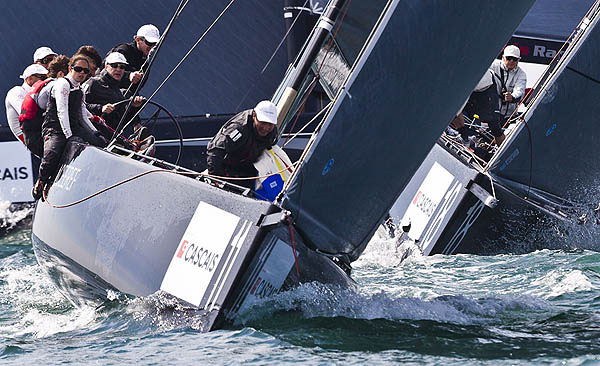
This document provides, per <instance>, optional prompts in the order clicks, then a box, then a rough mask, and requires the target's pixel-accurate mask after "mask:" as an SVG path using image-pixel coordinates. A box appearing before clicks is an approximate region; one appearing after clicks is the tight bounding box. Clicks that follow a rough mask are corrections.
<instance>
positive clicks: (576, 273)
mask: <svg viewBox="0 0 600 366" xmlns="http://www.w3.org/2000/svg"><path fill="white" fill-rule="evenodd" d="M533 285H535V286H536V288H535V289H531V290H530V291H529V292H530V293H536V294H539V293H540V290H542V292H544V294H543V296H544V298H553V297H557V296H561V295H564V294H568V293H575V292H581V291H591V290H595V289H596V287H595V286H594V285H593V284H592V283H591V281H590V279H589V278H588V277H587V276H586V275H585V274H584V273H583V272H581V271H580V270H577V269H576V270H570V271H566V272H565V271H564V270H553V271H550V272H549V273H547V274H546V275H545V276H543V277H541V278H539V279H537V280H535V281H533Z"/></svg>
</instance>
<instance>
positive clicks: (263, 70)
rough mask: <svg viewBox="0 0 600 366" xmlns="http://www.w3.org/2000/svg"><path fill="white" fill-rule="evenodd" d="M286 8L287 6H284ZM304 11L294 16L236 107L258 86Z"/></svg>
mask: <svg viewBox="0 0 600 366" xmlns="http://www.w3.org/2000/svg"><path fill="white" fill-rule="evenodd" d="M308 1H309V0H306V2H305V3H304V6H306V4H307V3H308ZM284 10H285V8H284ZM301 13H302V12H299V13H298V14H297V15H296V18H294V21H293V22H292V24H291V25H290V28H289V29H288V30H287V31H286V32H285V34H284V35H283V38H281V41H279V44H278V45H277V47H276V48H275V51H273V53H272V54H271V57H270V58H269V60H268V61H267V63H266V64H265V66H264V67H263V69H262V70H261V72H260V74H259V75H258V76H257V78H256V79H254V82H253V83H252V85H250V87H248V90H247V91H246V93H244V96H243V97H242V99H241V100H240V102H239V103H238V105H237V107H236V109H240V107H241V105H242V103H243V102H244V100H246V97H247V96H248V94H250V91H252V89H254V87H255V86H256V80H257V79H258V77H260V76H262V75H263V74H264V72H265V70H267V68H268V67H269V65H270V64H271V61H273V59H274V58H275V55H276V54H277V52H279V49H280V48H281V46H282V45H283V42H285V40H286V39H287V36H288V35H289V34H290V32H291V31H292V29H293V28H294V26H295V25H296V21H297V20H298V19H299V18H300V14H301Z"/></svg>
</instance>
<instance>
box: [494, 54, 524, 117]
mask: <svg viewBox="0 0 600 366" xmlns="http://www.w3.org/2000/svg"><path fill="white" fill-rule="evenodd" d="M520 60H521V51H520V50H519V47H517V46H514V45H509V46H506V47H505V48H504V52H503V53H502V60H494V62H493V63H492V66H490V69H491V70H492V71H493V72H494V74H495V75H494V76H495V77H496V78H497V79H498V80H499V81H500V89H501V91H500V100H501V102H502V106H501V108H500V113H501V114H502V115H503V117H504V119H507V118H508V117H510V116H511V114H512V113H513V112H514V110H515V109H516V108H517V105H518V104H519V103H520V102H521V100H522V99H523V97H524V96H525V88H526V85H527V75H526V74H525V71H523V69H521V67H519V61H520Z"/></svg>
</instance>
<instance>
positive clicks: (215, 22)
mask: <svg viewBox="0 0 600 366" xmlns="http://www.w3.org/2000/svg"><path fill="white" fill-rule="evenodd" d="M235 1H236V0H231V1H230V2H229V4H227V6H225V8H224V9H223V11H221V13H220V14H219V15H218V16H217V18H216V19H215V20H214V21H213V22H212V23H211V25H210V26H209V27H208V28H207V29H206V30H205V31H204V33H202V35H201V36H200V38H198V40H197V41H196V43H194V45H193V46H192V48H190V50H189V51H188V52H187V53H186V54H185V56H183V58H182V59H181V60H180V61H179V62H178V63H177V65H175V67H174V68H173V70H172V71H171V72H170V73H169V75H167V77H165V79H164V80H163V81H162V83H160V85H159V86H158V87H157V88H156V90H155V91H154V92H153V93H152V95H150V97H148V98H146V100H145V102H144V104H143V105H142V106H141V107H140V109H139V110H138V111H137V113H136V114H135V115H134V116H133V117H132V118H131V119H130V120H129V122H127V123H126V124H125V126H123V129H125V128H127V126H129V125H130V124H131V123H132V122H133V120H134V119H135V117H137V116H138V115H139V114H140V113H141V111H142V110H144V108H145V107H146V105H148V103H149V102H150V100H152V98H153V97H154V96H155V95H156V93H158V91H159V90H160V89H161V88H162V87H163V86H164V85H165V83H166V82H167V80H169V79H170V78H171V76H172V75H173V74H174V73H175V71H177V69H178V68H179V66H181V64H183V62H184V61H185V60H186V59H187V58H188V56H189V55H190V54H191V53H192V52H193V51H194V49H195V48H196V46H198V44H200V42H201V41H202V40H203V39H204V37H205V36H206V35H207V34H208V32H210V31H211V30H212V28H213V27H214V26H215V25H216V24H217V23H218V22H219V20H221V18H222V17H223V15H224V14H225V12H227V10H229V8H230V7H231V6H232V5H233V4H234V3H235Z"/></svg>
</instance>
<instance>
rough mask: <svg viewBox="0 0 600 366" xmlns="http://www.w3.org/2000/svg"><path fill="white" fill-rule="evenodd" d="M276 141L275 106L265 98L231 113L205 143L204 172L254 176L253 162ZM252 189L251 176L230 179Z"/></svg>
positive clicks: (252, 181) (224, 175)
mask: <svg viewBox="0 0 600 366" xmlns="http://www.w3.org/2000/svg"><path fill="white" fill-rule="evenodd" d="M276 142H277V107H276V106H275V104H273V103H271V102H270V101H268V100H264V101H262V102H260V103H258V104H257V105H256V107H254V109H248V110H246V111H243V112H240V113H238V114H236V115H235V116H233V117H232V118H231V119H230V120H229V121H227V122H226V123H225V124H224V125H223V127H221V129H220V130H219V132H218V133H217V134H216V135H215V137H213V138H212V140H211V141H210V142H209V144H208V147H207V150H208V151H207V155H208V156H207V162H208V173H209V174H212V175H218V176H222V177H256V175H257V174H258V172H257V171H256V168H255V167H254V165H253V164H254V162H256V160H257V159H258V157H259V156H260V155H261V154H262V153H263V152H264V151H265V150H266V149H270V148H271V147H272V146H273V145H274V144H275V143H276ZM231 182H232V183H234V184H237V185H241V186H244V187H247V188H250V189H254V180H253V179H249V180H232V181H231Z"/></svg>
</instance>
